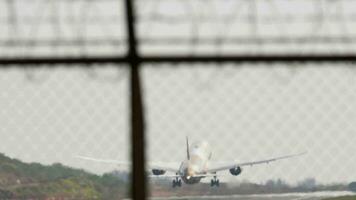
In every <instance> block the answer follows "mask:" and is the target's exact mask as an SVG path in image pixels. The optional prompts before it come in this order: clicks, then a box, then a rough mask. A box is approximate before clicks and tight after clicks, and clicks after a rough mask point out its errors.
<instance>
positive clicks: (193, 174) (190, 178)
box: [178, 142, 212, 184]
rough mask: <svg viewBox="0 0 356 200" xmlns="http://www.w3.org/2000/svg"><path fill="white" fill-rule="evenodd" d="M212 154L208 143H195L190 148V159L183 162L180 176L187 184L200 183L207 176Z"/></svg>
mask: <svg viewBox="0 0 356 200" xmlns="http://www.w3.org/2000/svg"><path fill="white" fill-rule="evenodd" d="M211 156H212V152H211V150H210V146H209V144H208V143H207V142H197V143H193V144H192V145H191V146H190V148H189V159H186V160H184V161H183V162H182V164H181V165H180V167H179V171H178V173H179V175H180V176H181V178H182V180H183V181H184V182H185V183H186V184H195V183H199V182H200V180H201V179H202V177H199V175H204V174H206V170H207V167H208V161H209V160H210V159H211Z"/></svg>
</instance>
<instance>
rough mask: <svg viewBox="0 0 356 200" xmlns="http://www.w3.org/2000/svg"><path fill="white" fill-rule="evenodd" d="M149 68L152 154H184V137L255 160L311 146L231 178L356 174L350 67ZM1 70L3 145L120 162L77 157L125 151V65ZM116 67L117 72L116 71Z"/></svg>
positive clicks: (69, 160) (36, 154)
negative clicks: (94, 70) (29, 74)
mask: <svg viewBox="0 0 356 200" xmlns="http://www.w3.org/2000/svg"><path fill="white" fill-rule="evenodd" d="M300 66H304V67H300V68H297V69H295V70H291V68H286V67H285V66H284V65H276V66H273V67H271V66H264V65H260V66H257V67H256V66H249V65H244V66H232V65H226V66H224V67H222V66H220V67H215V66H213V65H211V66H195V68H191V67H185V66H183V67H178V68H175V67H168V66H166V67H160V68H154V67H150V66H146V67H145V68H144V71H143V75H144V76H143V78H144V82H143V84H144V89H145V90H144V92H145V97H146V99H145V107H146V111H147V115H146V117H147V136H148V149H147V150H148V151H147V153H148V156H149V160H151V161H165V162H176V161H180V160H183V159H184V158H185V146H184V145H185V144H184V143H185V140H184V139H185V136H189V137H190V138H191V141H196V140H200V139H204V140H207V141H209V142H210V143H211V144H212V148H213V160H215V161H230V160H237V161H251V160H256V159H264V158H270V157H274V156H280V155H284V154H291V153H298V152H302V151H308V152H309V153H308V154H307V155H306V156H304V157H300V158H296V159H291V160H285V161H281V162H278V163H274V164H270V165H261V166H256V167H253V168H250V167H246V168H245V169H244V172H243V174H242V176H240V177H237V178H236V177H232V178H233V180H242V179H249V180H253V181H265V180H267V179H271V178H283V179H286V180H287V181H290V182H295V181H298V180H301V179H303V178H305V177H316V178H317V180H319V181H322V182H338V181H351V180H354V179H356V173H355V170H354V169H355V166H356V157H355V154H354V153H353V152H355V151H356V147H355V145H354V144H355V142H356V134H355V128H356V127H355V123H354V121H355V120H356V93H355V89H356V88H355V85H356V84H355V83H356V79H355V78H354V76H355V73H356V72H355V71H354V70H352V69H350V68H349V67H347V66H341V65H339V66H331V65H327V64H325V66H323V67H313V66H311V65H308V67H305V65H300ZM33 73H34V77H37V79H38V80H37V79H35V80H37V81H29V80H27V79H25V76H24V72H23V71H20V70H2V72H1V74H0V81H1V83H0V85H1V91H2V92H1V93H0V105H1V112H0V121H1V129H0V136H1V145H0V151H1V152H3V153H5V154H6V155H9V156H11V157H14V158H19V159H21V160H24V161H27V162H41V163H44V164H49V163H53V162H61V163H63V164H66V165H70V166H73V167H82V168H85V169H88V170H90V171H93V172H98V173H102V172H104V171H107V170H112V169H114V168H115V166H111V165H105V164H93V163H91V162H87V161H82V160H77V159H75V158H73V156H74V155H78V154H81V155H88V156H94V157H100V158H115V159H119V160H127V158H128V156H127V155H128V145H127V142H128V126H127V114H128V113H127V77H126V75H127V73H126V70H125V69H124V68H121V69H119V70H115V69H114V68H112V69H106V70H99V71H98V77H99V78H96V79H95V78H92V77H89V76H88V73H87V71H84V70H66V69H57V70H54V71H50V70H39V71H34V72H33ZM114 74H118V75H119V76H118V77H119V78H118V79H117V80H116V79H114V78H115V77H114Z"/></svg>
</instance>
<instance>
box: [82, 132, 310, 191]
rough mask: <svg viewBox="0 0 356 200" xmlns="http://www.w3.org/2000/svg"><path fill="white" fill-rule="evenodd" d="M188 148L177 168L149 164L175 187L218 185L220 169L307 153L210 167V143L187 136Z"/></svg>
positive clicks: (234, 169)
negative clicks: (206, 181)
mask: <svg viewBox="0 0 356 200" xmlns="http://www.w3.org/2000/svg"><path fill="white" fill-rule="evenodd" d="M186 148H187V158H186V159H185V160H184V161H183V162H181V164H180V167H179V168H176V169H175V168H171V167H165V166H159V165H157V164H149V168H150V170H151V171H152V174H153V176H154V177H165V178H167V177H171V178H173V181H172V186H173V187H180V186H182V181H183V182H184V183H186V184H195V183H199V182H200V181H201V179H203V178H208V177H210V178H212V179H211V182H210V185H211V186H212V187H214V186H217V187H218V186H219V184H220V182H219V179H217V172H219V171H224V170H229V172H230V173H231V174H232V175H234V176H238V175H240V174H241V173H242V167H244V166H253V165H258V164H268V163H270V162H274V161H278V160H282V159H287V158H292V157H297V156H301V155H303V154H306V153H300V154H293V155H286V156H281V157H275V158H270V159H265V160H259V161H252V162H243V163H237V162H232V163H229V164H225V165H221V166H217V167H213V168H209V166H208V163H209V161H210V160H211V158H212V151H211V149H210V145H209V144H208V142H205V141H201V142H195V143H193V144H192V145H189V141H188V138H187V139H186ZM77 157H78V158H81V159H85V160H90V161H96V162H103V163H112V164H119V165H127V162H121V161H118V160H103V159H96V158H90V157H85V156H77ZM166 172H172V173H174V174H173V175H165V173H166Z"/></svg>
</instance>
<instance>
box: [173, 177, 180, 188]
mask: <svg viewBox="0 0 356 200" xmlns="http://www.w3.org/2000/svg"><path fill="white" fill-rule="evenodd" d="M172 187H174V188H175V187H182V180H181V179H180V178H178V177H177V178H176V179H174V180H173V181H172Z"/></svg>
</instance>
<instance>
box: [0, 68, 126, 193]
mask: <svg viewBox="0 0 356 200" xmlns="http://www.w3.org/2000/svg"><path fill="white" fill-rule="evenodd" d="M94 72H95V76H94V75H93V73H94ZM127 77H128V76H127V67H125V66H122V67H117V66H93V68H92V69H91V70H86V69H79V68H77V69H76V68H73V69H68V68H61V67H58V68H57V69H48V68H46V67H44V68H39V69H34V70H33V71H31V78H30V79H29V78H28V75H27V74H26V73H24V72H23V70H19V69H12V70H4V69H3V70H1V73H0V82H1V84H0V85H1V92H0V105H1V112H0V121H1V128H0V137H1V145H0V152H1V153H2V155H1V156H0V189H1V191H9V193H10V194H11V195H10V196H6V193H0V199H7V198H24V199H29V198H34V199H44V198H58V199H59V198H69V199H95V198H98V199H102V198H105V199H110V198H111V199H112V198H120V197H125V196H126V195H127V193H128V174H127V167H126V168H125V167H117V165H115V164H102V163H95V162H90V161H86V160H81V159H79V158H78V157H77V156H90V157H94V158H102V159H117V160H122V161H126V162H128V163H130V157H129V148H130V147H129V145H128V144H129V140H128V136H129V135H128V114H129V113H128V109H127V107H128V106H127V105H128V94H129V93H128V78H127ZM4 156H8V157H10V158H13V159H18V160H19V161H22V162H26V163H30V162H34V163H40V164H42V165H51V168H46V167H41V166H39V165H36V164H32V165H28V166H26V165H25V164H19V163H17V162H16V161H15V160H8V159H6V158H5V157H4ZM55 163H57V164H55ZM58 163H59V165H58ZM64 166H67V167H70V168H72V169H73V171H72V170H70V169H67V168H66V167H64ZM74 169H85V170H87V171H89V172H91V173H94V174H98V175H101V174H105V173H106V174H113V175H115V176H118V179H117V181H114V180H111V181H112V183H111V184H114V185H113V186H110V185H108V184H109V183H107V182H108V181H110V180H109V179H108V180H105V176H104V179H103V180H101V179H98V180H97V179H96V178H98V177H93V176H92V175H88V174H86V173H83V172H82V171H74ZM105 181H107V182H105ZM37 184H38V185H37ZM111 187H112V188H111ZM63 188H67V189H63ZM26 189H27V190H26ZM104 189H109V192H110V193H112V194H109V193H108V192H106V193H105V192H103V190H104ZM110 195H112V196H110Z"/></svg>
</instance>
